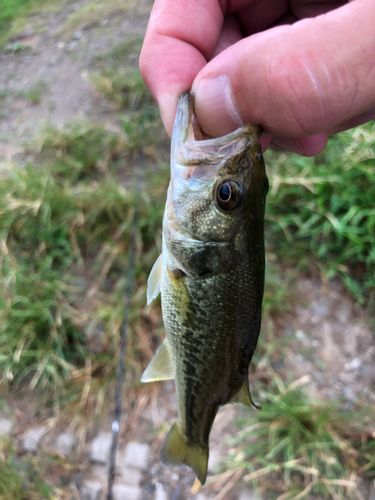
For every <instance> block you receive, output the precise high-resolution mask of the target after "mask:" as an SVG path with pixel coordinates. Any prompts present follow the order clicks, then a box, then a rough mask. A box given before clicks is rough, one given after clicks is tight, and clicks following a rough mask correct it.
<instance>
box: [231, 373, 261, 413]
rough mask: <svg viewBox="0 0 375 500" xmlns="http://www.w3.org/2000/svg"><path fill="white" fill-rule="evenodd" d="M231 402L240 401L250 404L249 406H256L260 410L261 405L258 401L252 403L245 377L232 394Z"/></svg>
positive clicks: (246, 404)
mask: <svg viewBox="0 0 375 500" xmlns="http://www.w3.org/2000/svg"><path fill="white" fill-rule="evenodd" d="M230 402H231V403H241V404H243V405H245V406H250V408H256V409H257V410H260V409H261V408H262V406H261V405H260V404H259V403H254V401H253V399H252V397H251V394H250V389H249V381H248V379H247V378H246V379H245V381H244V383H243V384H242V386H241V388H240V390H239V391H238V392H237V393H236V394H235V395H234V396H233V398H232V399H231V401H230Z"/></svg>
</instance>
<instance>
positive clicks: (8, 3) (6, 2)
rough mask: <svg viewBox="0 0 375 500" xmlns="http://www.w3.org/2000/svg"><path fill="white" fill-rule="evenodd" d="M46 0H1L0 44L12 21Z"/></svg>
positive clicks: (4, 38)
mask: <svg viewBox="0 0 375 500" xmlns="http://www.w3.org/2000/svg"><path fill="white" fill-rule="evenodd" d="M47 1H48V0H1V8H0V44H1V43H3V42H5V41H6V39H7V36H9V31H10V28H11V25H12V22H13V21H15V20H19V19H20V18H22V17H25V16H27V14H29V13H30V12H31V10H32V9H33V8H35V7H37V6H39V5H41V4H43V3H45V2H47Z"/></svg>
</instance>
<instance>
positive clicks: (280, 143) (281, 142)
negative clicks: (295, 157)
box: [271, 137, 303, 155]
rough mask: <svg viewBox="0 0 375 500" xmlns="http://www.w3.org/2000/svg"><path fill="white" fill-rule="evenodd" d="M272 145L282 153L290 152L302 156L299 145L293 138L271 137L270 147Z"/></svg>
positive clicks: (301, 149)
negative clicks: (282, 151)
mask: <svg viewBox="0 0 375 500" xmlns="http://www.w3.org/2000/svg"><path fill="white" fill-rule="evenodd" d="M272 145H274V146H276V147H277V148H280V149H282V150H284V151H291V152H292V153H297V154H299V155H303V148H302V146H301V143H300V142H299V140H298V139H296V138H295V137H273V138H272V143H271V146H272Z"/></svg>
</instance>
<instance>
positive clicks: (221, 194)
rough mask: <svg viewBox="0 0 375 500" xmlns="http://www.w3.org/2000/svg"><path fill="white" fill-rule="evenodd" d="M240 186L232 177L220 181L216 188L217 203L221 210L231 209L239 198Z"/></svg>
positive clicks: (237, 202)
mask: <svg viewBox="0 0 375 500" xmlns="http://www.w3.org/2000/svg"><path fill="white" fill-rule="evenodd" d="M241 195H242V186H241V184H240V183H239V182H238V181H237V180H234V179H225V180H224V181H221V182H220V184H219V186H218V188H217V195H216V199H217V203H218V204H219V206H220V208H222V209H223V210H233V209H234V208H236V207H237V206H238V204H239V202H240V200H241Z"/></svg>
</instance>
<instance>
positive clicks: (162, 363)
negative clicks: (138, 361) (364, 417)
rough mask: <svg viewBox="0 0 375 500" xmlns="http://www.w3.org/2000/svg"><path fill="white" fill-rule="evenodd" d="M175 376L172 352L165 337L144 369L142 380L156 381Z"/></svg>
mask: <svg viewBox="0 0 375 500" xmlns="http://www.w3.org/2000/svg"><path fill="white" fill-rule="evenodd" d="M174 377H175V367H174V363H173V358H172V354H171V351H170V348H169V345H168V340H167V339H166V338H165V339H164V341H163V343H162V344H161V346H160V347H159V349H158V350H157V351H156V353H155V356H154V357H153V358H152V360H151V361H150V364H149V365H148V367H147V368H146V370H145V371H144V373H143V375H142V378H141V382H156V381H157V380H170V379H172V378H174Z"/></svg>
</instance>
